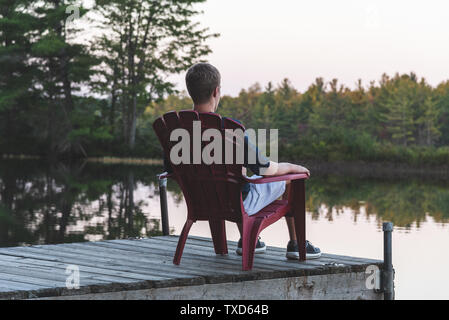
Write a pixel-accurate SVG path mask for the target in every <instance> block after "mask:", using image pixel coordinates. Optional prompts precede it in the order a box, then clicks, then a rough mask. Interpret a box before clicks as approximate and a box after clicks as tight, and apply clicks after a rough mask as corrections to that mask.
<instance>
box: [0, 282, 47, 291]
mask: <svg viewBox="0 0 449 320" xmlns="http://www.w3.org/2000/svg"><path fill="white" fill-rule="evenodd" d="M0 287H5V288H8V289H11V290H14V291H17V290H40V289H45V287H43V286H39V285H35V284H26V283H21V282H16V281H11V280H0Z"/></svg>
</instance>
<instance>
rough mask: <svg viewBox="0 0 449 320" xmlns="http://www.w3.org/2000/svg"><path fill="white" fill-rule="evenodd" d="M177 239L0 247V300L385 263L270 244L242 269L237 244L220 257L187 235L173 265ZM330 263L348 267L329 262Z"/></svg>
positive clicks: (356, 268)
mask: <svg viewBox="0 0 449 320" xmlns="http://www.w3.org/2000/svg"><path fill="white" fill-rule="evenodd" d="M177 242H178V238H177V237H175V236H168V237H154V238H149V239H141V240H111V241H100V242H89V243H72V244H58V245H38V246H31V247H16V248H0V298H2V297H3V298H5V297H6V298H7V297H9V298H14V297H16V298H20V297H26V296H27V292H29V294H30V296H35V295H37V296H60V295H77V294H95V292H117V291H124V290H125V291H127V290H153V289H151V288H164V287H167V288H168V287H177V286H178V287H179V286H185V285H187V286H192V285H196V286H202V285H204V284H220V283H234V282H242V281H261V280H268V279H279V278H289V277H302V276H319V275H331V274H335V273H341V274H348V273H352V272H354V271H357V272H359V273H360V274H362V272H361V271H363V270H362V267H363V266H364V265H369V264H380V263H382V261H378V260H373V259H363V258H354V257H346V256H338V255H328V254H323V256H322V258H320V259H318V260H307V261H305V262H299V261H291V260H287V259H286V258H285V249H284V248H274V247H268V251H267V253H266V254H262V255H255V261H254V269H253V270H252V271H249V272H248V271H242V270H241V265H242V260H241V259H242V258H241V256H238V255H237V254H235V249H236V247H237V243H236V242H234V241H229V242H228V249H229V254H228V255H216V254H215V252H214V249H213V244H212V241H211V239H209V238H204V237H189V239H188V241H187V244H186V247H185V249H184V254H183V258H182V262H181V265H180V266H175V265H173V263H172V259H173V255H174V252H175V250H176V246H177ZM330 262H335V263H342V264H344V265H345V266H344V267H335V266H328V265H327V264H328V263H330ZM69 264H71V265H77V266H79V268H80V277H81V279H80V281H81V283H80V284H81V286H82V288H81V289H80V290H75V291H67V289H65V279H66V276H67V275H66V274H65V270H66V267H67V265H69ZM357 281H359V280H357ZM357 283H358V282H357ZM360 283H362V282H360ZM115 284H117V285H115Z"/></svg>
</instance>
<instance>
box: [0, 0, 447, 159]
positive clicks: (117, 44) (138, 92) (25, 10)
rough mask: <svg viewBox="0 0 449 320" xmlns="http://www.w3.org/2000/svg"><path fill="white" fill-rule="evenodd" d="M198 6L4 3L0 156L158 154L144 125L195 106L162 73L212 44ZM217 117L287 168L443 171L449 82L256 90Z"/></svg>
mask: <svg viewBox="0 0 449 320" xmlns="http://www.w3.org/2000/svg"><path fill="white" fill-rule="evenodd" d="M204 1H205V0H191V1H184V0H160V1H152V0H108V1H106V0H96V1H95V6H94V7H93V8H90V9H89V10H87V9H86V8H83V7H79V6H78V1H76V0H67V1H40V0H18V1H10V0H0V154H3V155H5V154H7V155H10V154H16V155H40V156H44V157H66V158H79V157H99V156H124V157H151V158H155V157H159V156H160V155H161V149H160V146H159V142H158V141H157V139H156V137H155V135H154V132H153V129H152V122H153V121H154V120H155V119H156V117H158V116H159V115H161V114H163V113H164V112H166V111H170V110H181V109H190V108H191V107H192V102H191V100H190V98H188V97H187V95H186V94H185V93H179V92H177V91H176V90H175V85H174V84H173V83H172V82H170V81H168V80H167V79H168V76H169V75H172V74H179V73H183V72H185V70H186V69H187V68H188V67H189V66H191V65H192V64H193V63H195V62H198V61H201V59H202V58H204V57H206V56H207V55H208V54H209V53H210V52H211V50H210V48H209V47H208V46H207V44H206V43H207V40H208V39H210V38H213V37H216V36H218V35H217V34H209V33H208V30H207V29H202V28H201V26H199V25H198V24H196V23H194V22H192V21H194V19H193V17H195V16H196V15H198V14H199V13H200V12H199V11H196V10H194V9H193V8H194V5H195V3H198V2H204ZM89 13H91V16H90V17H91V18H92V17H95V21H94V22H92V21H90V22H89V19H88V18H87V17H88V16H89ZM83 19H84V20H83ZM93 31H95V32H93ZM86 33H91V34H94V36H90V37H86V36H85V35H86ZM219 113H221V114H222V115H223V116H231V117H234V118H236V119H239V120H240V121H242V123H243V124H244V125H245V126H246V127H247V128H266V129H271V128H276V129H279V130H280V131H279V134H280V139H281V141H280V144H279V145H280V150H279V151H280V157H281V159H284V160H295V161H301V160H305V159H309V160H310V159H312V160H315V159H318V160H323V161H335V160H343V161H345V160H363V161H389V162H407V163H410V164H420V163H426V164H428V165H429V164H430V165H441V164H447V163H449V161H448V160H449V82H444V83H441V84H440V85H438V86H437V87H432V86H430V85H429V84H428V83H427V82H426V81H425V80H424V79H418V78H417V76H416V75H415V74H413V73H412V74H409V75H395V76H394V77H389V76H387V75H384V76H382V78H381V79H380V81H378V82H372V83H370V84H369V85H362V83H361V82H359V83H358V84H357V86H356V88H353V89H350V88H348V87H345V86H344V85H341V84H339V83H338V82H337V80H332V81H330V82H326V81H324V80H323V79H321V78H318V79H317V80H316V81H315V83H313V84H312V85H311V86H310V87H309V88H308V89H307V90H306V91H305V92H298V91H297V90H296V89H295V88H293V86H292V85H291V84H290V82H289V81H288V80H284V81H283V82H282V83H280V84H279V85H276V86H274V85H273V84H271V83H269V84H268V85H267V86H266V87H265V88H262V87H261V86H260V85H257V84H256V85H253V86H252V87H250V88H249V89H247V90H242V91H241V92H240V94H239V95H238V96H237V97H229V96H225V97H223V99H222V101H221V104H220V108H219Z"/></svg>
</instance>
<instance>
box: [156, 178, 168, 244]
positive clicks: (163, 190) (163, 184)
mask: <svg viewBox="0 0 449 320" xmlns="http://www.w3.org/2000/svg"><path fill="white" fill-rule="evenodd" d="M158 179H159V176H158ZM159 197H160V202H161V220H162V235H164V236H168V235H170V228H169V225H168V208H167V178H162V179H159Z"/></svg>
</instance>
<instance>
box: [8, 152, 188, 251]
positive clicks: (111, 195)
mask: <svg viewBox="0 0 449 320" xmlns="http://www.w3.org/2000/svg"><path fill="white" fill-rule="evenodd" d="M157 172H160V168H157V167H151V166H148V167H142V166H121V165H101V164H90V163H89V164H86V163H83V164H80V163H70V164H63V163H58V164H54V165H49V164H45V163H43V162H36V161H2V162H1V163H0V246H17V245H23V244H42V243H63V242H77V241H86V240H101V239H118V238H128V237H140V236H152V235H158V234H160V231H159V229H160V228H159V219H158V218H157V217H152V216H151V212H148V211H147V210H145V212H144V211H143V210H142V208H143V207H144V206H145V201H146V198H148V197H154V196H155V193H156V192H157V190H155V187H154V177H155V175H156V173H157ZM139 189H144V190H145V193H146V195H145V196H144V197H138V196H137V197H136V192H137V191H138V190H139ZM172 191H173V192H174V193H175V194H176V193H178V194H179V196H178V198H179V199H182V198H181V194H180V192H179V191H177V190H176V189H174V190H172ZM180 201H181V200H180Z"/></svg>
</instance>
